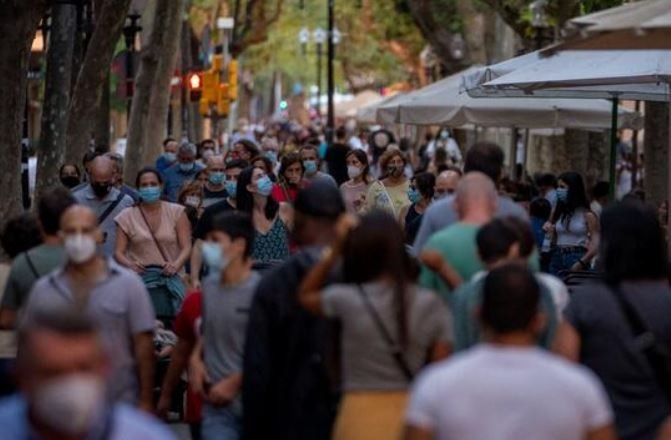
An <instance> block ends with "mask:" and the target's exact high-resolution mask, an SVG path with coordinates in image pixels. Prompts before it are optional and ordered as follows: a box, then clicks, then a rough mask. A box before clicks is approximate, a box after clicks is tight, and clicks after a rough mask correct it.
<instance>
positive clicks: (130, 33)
mask: <svg viewBox="0 0 671 440" xmlns="http://www.w3.org/2000/svg"><path fill="white" fill-rule="evenodd" d="M140 18H142V16H141V15H140V14H138V13H137V12H133V13H131V14H128V17H126V25H125V26H124V28H123V36H124V42H125V43H126V119H128V118H130V109H131V105H132V103H133V90H134V84H135V78H134V76H135V66H134V65H133V64H134V59H133V57H134V55H135V40H136V37H137V34H138V33H139V32H140V31H141V30H142V26H140V25H139V24H138V22H139V21H140Z"/></svg>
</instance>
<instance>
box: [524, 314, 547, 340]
mask: <svg viewBox="0 0 671 440" xmlns="http://www.w3.org/2000/svg"><path fill="white" fill-rule="evenodd" d="M547 322H548V319H547V316H545V313H543V312H541V311H539V312H537V313H536V316H534V318H533V319H532V320H531V322H530V323H529V330H530V331H531V332H532V333H533V334H534V335H540V334H541V333H542V332H543V329H544V328H545V326H546V325H547Z"/></svg>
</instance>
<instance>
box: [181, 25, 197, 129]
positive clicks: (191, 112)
mask: <svg viewBox="0 0 671 440" xmlns="http://www.w3.org/2000/svg"><path fill="white" fill-rule="evenodd" d="M181 37H182V38H181V40H182V43H181V46H182V47H181V50H182V56H181V61H182V78H185V77H186V75H187V74H188V73H189V71H190V70H191V69H192V68H193V67H194V62H193V50H192V44H191V43H192V37H193V31H192V30H191V25H190V24H189V21H188V20H184V21H183V23H182V35H181ZM182 94H183V96H184V98H183V100H182V105H184V106H185V108H183V109H182V111H186V119H187V122H186V124H184V127H183V132H182V137H186V138H187V139H190V140H191V141H192V142H196V141H200V139H201V138H202V135H201V129H200V126H201V123H202V119H201V117H200V113H198V103H192V102H191V100H190V99H189V94H188V91H187V90H186V89H185V87H184V84H182Z"/></svg>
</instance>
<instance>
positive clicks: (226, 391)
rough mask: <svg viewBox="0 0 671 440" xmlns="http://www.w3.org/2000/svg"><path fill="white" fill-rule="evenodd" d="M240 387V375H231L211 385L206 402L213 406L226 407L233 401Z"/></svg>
mask: <svg viewBox="0 0 671 440" xmlns="http://www.w3.org/2000/svg"><path fill="white" fill-rule="evenodd" d="M241 386H242V373H233V374H231V375H230V376H228V377H225V378H224V379H222V380H220V381H219V382H217V383H216V384H214V385H212V387H211V388H210V390H209V391H208V392H207V400H208V401H209V402H210V403H211V404H212V405H215V406H222V405H227V404H229V403H231V402H232V401H233V399H235V397H236V396H237V395H238V393H239V392H240V387H241Z"/></svg>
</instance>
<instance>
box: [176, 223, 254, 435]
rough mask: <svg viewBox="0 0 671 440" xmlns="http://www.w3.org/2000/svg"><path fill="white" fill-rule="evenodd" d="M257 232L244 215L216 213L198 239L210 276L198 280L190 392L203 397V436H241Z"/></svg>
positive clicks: (190, 369)
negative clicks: (198, 333)
mask: <svg viewBox="0 0 671 440" xmlns="http://www.w3.org/2000/svg"><path fill="white" fill-rule="evenodd" d="M255 235H256V231H255V229H254V225H253V223H252V219H251V217H250V216H249V215H247V214H243V213H240V212H228V213H223V214H221V215H219V216H217V217H216V218H215V219H214V221H213V224H212V230H211V231H210V232H209V233H208V234H207V241H206V242H204V243H203V258H204V260H205V262H206V264H207V265H208V266H209V268H210V274H211V275H210V276H209V277H208V278H206V279H205V280H204V281H203V286H202V309H203V311H204V313H203V319H202V323H201V326H202V327H201V328H202V338H201V339H200V341H199V342H198V343H197V346H196V348H195V350H194V353H193V355H192V356H191V365H190V368H189V371H190V373H191V374H190V380H189V382H190V383H191V385H192V387H193V390H194V391H196V392H197V393H199V394H202V395H203V396H204V397H205V406H204V408H203V422H202V438H203V440H215V439H237V438H240V434H241V425H242V402H241V396H240V388H241V385H242V374H243V370H242V357H243V353H242V350H243V347H244V345H245V333H246V329H247V320H248V317H249V314H248V313H243V314H241V311H248V310H249V308H250V307H251V304H252V299H253V298H254V293H255V291H256V287H257V285H258V283H259V281H260V279H261V277H260V275H259V274H258V273H256V272H253V271H252V257H251V253H252V243H253V242H254V239H255V238H254V236H255Z"/></svg>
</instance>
